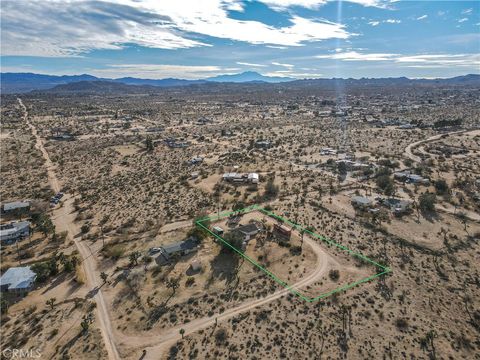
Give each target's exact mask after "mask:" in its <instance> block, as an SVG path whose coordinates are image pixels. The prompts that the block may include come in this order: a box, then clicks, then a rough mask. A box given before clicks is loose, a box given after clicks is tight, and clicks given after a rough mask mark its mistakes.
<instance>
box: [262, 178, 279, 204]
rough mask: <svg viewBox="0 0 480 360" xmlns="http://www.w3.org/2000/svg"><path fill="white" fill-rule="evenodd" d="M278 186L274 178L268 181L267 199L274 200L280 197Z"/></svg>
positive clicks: (266, 186) (266, 187) (266, 188)
mask: <svg viewBox="0 0 480 360" xmlns="http://www.w3.org/2000/svg"><path fill="white" fill-rule="evenodd" d="M278 192H279V190H278V186H276V185H275V183H274V182H273V178H270V179H268V181H267V184H266V185H265V198H266V199H274V198H276V197H277V196H278Z"/></svg>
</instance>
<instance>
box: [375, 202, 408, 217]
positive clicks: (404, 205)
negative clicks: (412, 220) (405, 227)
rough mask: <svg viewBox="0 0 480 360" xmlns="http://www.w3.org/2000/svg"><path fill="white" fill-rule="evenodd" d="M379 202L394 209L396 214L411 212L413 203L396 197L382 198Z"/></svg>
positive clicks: (391, 209)
mask: <svg viewBox="0 0 480 360" xmlns="http://www.w3.org/2000/svg"><path fill="white" fill-rule="evenodd" d="M379 203H381V204H382V205H384V206H386V207H388V208H389V209H390V211H392V212H393V213H395V214H396V215H401V214H405V213H407V212H409V211H410V209H411V205H412V203H411V202H410V201H408V200H402V199H394V198H390V199H381V200H380V201H379Z"/></svg>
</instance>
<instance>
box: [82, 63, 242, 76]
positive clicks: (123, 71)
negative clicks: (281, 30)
mask: <svg viewBox="0 0 480 360" xmlns="http://www.w3.org/2000/svg"><path fill="white" fill-rule="evenodd" d="M238 70H240V69H238V68H225V67H220V66H209V65H207V66H200V65H199V66H185V65H167V64H112V65H110V66H109V67H107V68H106V69H92V70H91V71H90V73H91V74H92V75H95V76H99V77H107V78H117V77H125V76H132V77H138V78H144V79H164V78H181V79H199V78H206V77H210V76H215V75H219V74H226V73H229V72H232V71H238Z"/></svg>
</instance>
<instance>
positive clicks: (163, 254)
mask: <svg viewBox="0 0 480 360" xmlns="http://www.w3.org/2000/svg"><path fill="white" fill-rule="evenodd" d="M197 248H198V240H197V238H195V237H193V236H191V237H189V238H188V239H186V240H183V241H179V242H176V243H173V244H169V245H165V246H161V247H160V254H159V255H158V256H157V257H156V258H155V262H156V263H157V264H158V265H165V264H167V263H169V262H170V259H171V258H172V256H175V255H180V256H183V255H187V254H190V253H192V252H195V251H196V250H197Z"/></svg>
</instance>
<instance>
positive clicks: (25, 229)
mask: <svg viewBox="0 0 480 360" xmlns="http://www.w3.org/2000/svg"><path fill="white" fill-rule="evenodd" d="M29 235H30V222H29V221H14V222H11V223H8V224H3V225H0V243H1V244H2V245H9V244H13V243H14V242H16V241H17V240H21V239H23V238H26V237H28V236H29Z"/></svg>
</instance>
